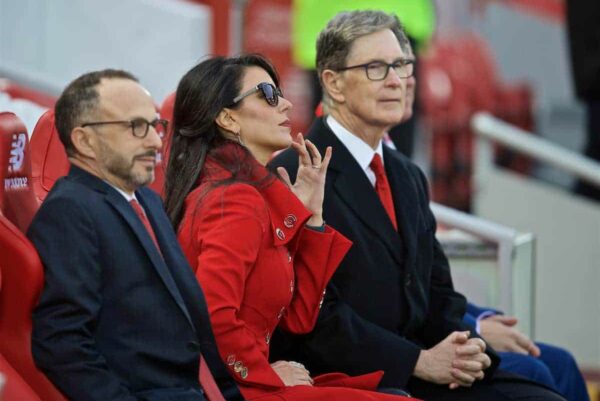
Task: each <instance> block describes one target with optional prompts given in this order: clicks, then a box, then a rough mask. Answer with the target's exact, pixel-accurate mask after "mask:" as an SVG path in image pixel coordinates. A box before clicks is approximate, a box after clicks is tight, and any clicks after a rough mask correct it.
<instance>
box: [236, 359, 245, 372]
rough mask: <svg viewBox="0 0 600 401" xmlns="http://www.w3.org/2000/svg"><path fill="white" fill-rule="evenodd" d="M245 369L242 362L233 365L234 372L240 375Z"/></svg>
mask: <svg viewBox="0 0 600 401" xmlns="http://www.w3.org/2000/svg"><path fill="white" fill-rule="evenodd" d="M243 367H244V365H242V362H241V361H236V362H235V363H234V364H233V371H234V372H235V373H240V372H241V371H242V368H243Z"/></svg>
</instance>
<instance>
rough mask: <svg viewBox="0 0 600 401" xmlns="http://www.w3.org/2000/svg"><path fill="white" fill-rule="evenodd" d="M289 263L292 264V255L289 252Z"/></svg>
mask: <svg viewBox="0 0 600 401" xmlns="http://www.w3.org/2000/svg"><path fill="white" fill-rule="evenodd" d="M287 254H288V263H292V254H291V253H290V251H288V253H287Z"/></svg>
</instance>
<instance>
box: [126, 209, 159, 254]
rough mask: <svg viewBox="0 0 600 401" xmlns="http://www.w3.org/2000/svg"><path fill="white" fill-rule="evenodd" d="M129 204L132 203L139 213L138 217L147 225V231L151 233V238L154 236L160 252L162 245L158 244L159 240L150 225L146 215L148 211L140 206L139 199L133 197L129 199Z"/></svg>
mask: <svg viewBox="0 0 600 401" xmlns="http://www.w3.org/2000/svg"><path fill="white" fill-rule="evenodd" d="M129 204H130V205H131V207H132V208H133V210H135V214H137V215H138V217H139V218H140V220H141V221H142V223H143V224H144V227H146V231H148V234H150V238H152V241H153V242H154V245H156V249H158V252H160V247H159V246H158V241H157V240H156V235H154V230H153V229H152V226H151V225H150V221H148V217H146V213H144V211H143V210H142V207H141V206H140V204H139V203H138V201H137V200H135V199H132V200H130V201H129Z"/></svg>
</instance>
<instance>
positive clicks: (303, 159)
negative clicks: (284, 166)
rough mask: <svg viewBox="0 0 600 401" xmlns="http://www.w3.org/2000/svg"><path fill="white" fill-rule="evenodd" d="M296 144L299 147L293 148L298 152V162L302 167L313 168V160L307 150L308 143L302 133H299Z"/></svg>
mask: <svg viewBox="0 0 600 401" xmlns="http://www.w3.org/2000/svg"><path fill="white" fill-rule="evenodd" d="M296 144H297V145H299V146H294V145H293V143H292V146H293V147H294V149H295V150H296V152H298V161H299V164H300V165H304V166H311V165H312V160H311V158H310V154H309V153H308V149H306V141H305V140H304V136H303V135H302V133H298V135H297V136H296Z"/></svg>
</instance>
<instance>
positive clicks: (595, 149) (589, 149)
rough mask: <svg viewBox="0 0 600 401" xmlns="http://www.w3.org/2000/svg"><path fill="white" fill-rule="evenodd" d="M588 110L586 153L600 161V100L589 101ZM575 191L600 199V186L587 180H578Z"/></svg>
mask: <svg viewBox="0 0 600 401" xmlns="http://www.w3.org/2000/svg"><path fill="white" fill-rule="evenodd" d="M586 108H587V110H586V112H587V143H586V145H585V150H584V154H585V155H586V156H587V157H589V158H591V159H593V160H595V161H597V162H600V101H588V102H587V104H586ZM574 191H575V193H577V194H579V195H583V196H587V197H588V198H591V199H594V200H596V201H600V188H598V187H596V186H594V185H591V184H588V183H587V182H585V181H581V180H579V181H577V183H576V184H575V188H574Z"/></svg>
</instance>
